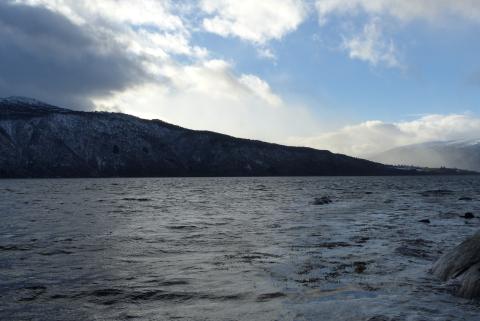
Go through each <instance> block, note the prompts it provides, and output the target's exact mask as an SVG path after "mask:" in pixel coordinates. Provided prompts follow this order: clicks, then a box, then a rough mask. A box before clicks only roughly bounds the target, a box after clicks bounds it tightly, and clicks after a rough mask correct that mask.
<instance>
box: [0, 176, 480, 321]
mask: <svg viewBox="0 0 480 321" xmlns="http://www.w3.org/2000/svg"><path fill="white" fill-rule="evenodd" d="M431 190H435V191H438V190H446V191H444V192H426V191H431ZM425 192H426V193H425ZM322 196H329V197H330V198H331V199H332V201H333V202H332V203H330V204H324V205H314V204H313V201H314V199H315V198H316V197H322ZM462 197H470V198H472V200H459V198H462ZM465 212H473V213H474V214H476V216H480V177H446V176H445V177H375V178H368V177H342V178H339V177H328V178H326V177H322V178H298V177H296V178H175V179H171V178H152V179H75V180H67V179H65V180H64V179H54V180H1V181H0V215H1V219H2V223H1V224H0V259H1V260H0V319H1V320H62V321H63V320H64V321H68V320H169V319H175V320H377V321H379V320H479V319H480V304H479V303H478V302H475V301H468V300H464V299H460V298H456V297H454V296H453V295H452V293H451V292H452V290H453V289H454V286H455V285H454V284H442V283H441V282H439V281H438V280H435V279H434V278H432V277H431V276H430V275H429V274H428V269H429V267H430V266H431V264H432V263H433V262H434V260H435V259H436V258H437V257H438V256H439V255H440V254H441V253H442V252H444V251H445V250H446V249H448V248H450V247H452V246H454V245H456V244H457V243H459V242H460V241H461V240H463V239H464V238H465V237H466V236H468V235H471V234H473V233H474V232H475V231H477V230H478V229H479V227H480V219H478V218H474V219H471V220H466V219H464V218H461V217H460V216H461V215H463V214H464V213H465ZM421 219H429V220H430V223H429V224H428V223H420V222H418V221H419V220H421Z"/></svg>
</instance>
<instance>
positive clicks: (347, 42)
mask: <svg viewBox="0 0 480 321" xmlns="http://www.w3.org/2000/svg"><path fill="white" fill-rule="evenodd" d="M342 48H343V49H344V50H347V51H348V53H349V56H350V58H352V59H358V60H362V61H366V62H368V63H370V64H372V65H374V66H377V65H378V64H380V63H381V64H385V65H386V66H388V67H401V65H400V62H399V60H398V58H397V56H398V54H397V49H396V48H395V45H394V43H393V40H391V39H385V38H384V36H383V34H382V30H381V27H380V25H379V24H378V21H377V20H372V21H371V22H370V23H368V24H366V25H365V26H364V28H363V31H362V32H361V33H360V34H359V35H356V36H353V37H351V38H348V39H346V38H344V41H343V44H342Z"/></svg>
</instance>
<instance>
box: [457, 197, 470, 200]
mask: <svg viewBox="0 0 480 321" xmlns="http://www.w3.org/2000/svg"><path fill="white" fill-rule="evenodd" d="M458 200H459V201H473V198H471V197H460V198H459V199H458Z"/></svg>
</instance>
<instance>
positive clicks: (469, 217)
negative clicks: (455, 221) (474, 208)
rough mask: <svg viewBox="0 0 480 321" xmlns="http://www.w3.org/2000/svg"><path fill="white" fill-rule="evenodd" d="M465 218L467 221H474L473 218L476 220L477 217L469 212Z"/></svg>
mask: <svg viewBox="0 0 480 321" xmlns="http://www.w3.org/2000/svg"><path fill="white" fill-rule="evenodd" d="M463 217H464V218H466V219H472V218H475V215H473V213H472V212H467V213H465V215H464V216H463Z"/></svg>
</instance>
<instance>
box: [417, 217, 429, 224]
mask: <svg viewBox="0 0 480 321" xmlns="http://www.w3.org/2000/svg"><path fill="white" fill-rule="evenodd" d="M418 222H420V223H425V224H430V220H429V219H428V218H425V219H423V220H420V221H418Z"/></svg>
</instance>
